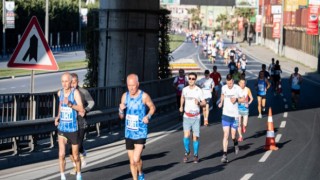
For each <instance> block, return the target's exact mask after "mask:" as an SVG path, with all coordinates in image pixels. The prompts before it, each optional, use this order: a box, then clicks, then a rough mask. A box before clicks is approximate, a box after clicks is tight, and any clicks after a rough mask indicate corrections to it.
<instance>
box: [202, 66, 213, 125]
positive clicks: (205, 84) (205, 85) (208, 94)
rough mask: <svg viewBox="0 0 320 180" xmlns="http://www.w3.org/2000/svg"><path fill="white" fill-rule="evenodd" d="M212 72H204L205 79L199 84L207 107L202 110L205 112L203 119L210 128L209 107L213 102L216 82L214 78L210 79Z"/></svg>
mask: <svg viewBox="0 0 320 180" xmlns="http://www.w3.org/2000/svg"><path fill="white" fill-rule="evenodd" d="M209 75H210V71H209V70H205V71H204V78H202V79H200V80H199V82H198V84H199V86H200V87H201V89H202V93H203V98H204V99H205V100H206V105H205V106H204V107H203V108H202V110H203V119H204V125H205V126H208V125H209V121H208V119H209V111H210V109H209V106H210V102H211V100H212V92H213V88H214V85H215V84H214V81H213V79H212V78H210V76H209Z"/></svg>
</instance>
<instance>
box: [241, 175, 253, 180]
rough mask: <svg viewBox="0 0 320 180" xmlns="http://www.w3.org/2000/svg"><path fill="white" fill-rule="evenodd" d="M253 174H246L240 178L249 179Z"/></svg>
mask: <svg viewBox="0 0 320 180" xmlns="http://www.w3.org/2000/svg"><path fill="white" fill-rule="evenodd" d="M252 176H253V173H248V174H245V175H244V176H243V177H242V178H241V179H240V180H249V179H250V178H251V177H252Z"/></svg>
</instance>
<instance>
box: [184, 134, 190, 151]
mask: <svg viewBox="0 0 320 180" xmlns="http://www.w3.org/2000/svg"><path fill="white" fill-rule="evenodd" d="M183 144H184V149H185V151H186V153H189V152H190V148H189V144H190V139H189V138H186V137H185V138H183Z"/></svg>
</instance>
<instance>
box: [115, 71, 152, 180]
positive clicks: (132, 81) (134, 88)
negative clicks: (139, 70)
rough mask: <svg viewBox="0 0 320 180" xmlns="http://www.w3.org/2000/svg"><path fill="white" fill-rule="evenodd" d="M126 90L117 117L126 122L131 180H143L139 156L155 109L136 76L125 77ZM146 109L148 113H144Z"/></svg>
mask: <svg viewBox="0 0 320 180" xmlns="http://www.w3.org/2000/svg"><path fill="white" fill-rule="evenodd" d="M127 88H128V92H126V93H124V94H123V95H122V97H121V103H120V105H119V117H120V119H124V118H125V120H126V122H125V125H126V126H125V140H126V149H127V151H128V157H129V160H130V170H131V174H132V178H133V179H134V180H137V179H139V180H144V174H143V172H142V159H141V154H142V151H143V149H144V144H145V143H146V140H147V133H148V123H149V122H150V119H151V117H152V115H153V114H154V112H155V110H156V107H155V106H154V104H153V102H152V100H151V98H150V96H149V95H148V94H147V93H146V92H143V91H142V90H140V89H139V79H138V76H137V75H136V74H130V75H128V76H127ZM147 108H148V109H149V112H148V113H146V110H147Z"/></svg>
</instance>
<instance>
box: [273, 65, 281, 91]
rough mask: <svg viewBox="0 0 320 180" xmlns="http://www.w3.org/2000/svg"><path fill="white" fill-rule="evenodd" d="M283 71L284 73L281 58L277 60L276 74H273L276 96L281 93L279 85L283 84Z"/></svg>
mask: <svg viewBox="0 0 320 180" xmlns="http://www.w3.org/2000/svg"><path fill="white" fill-rule="evenodd" d="M281 73H282V70H281V66H280V64H279V60H277V61H276V64H275V65H274V76H273V82H274V96H276V95H277V94H279V86H281V84H280V80H281V76H280V74H281Z"/></svg>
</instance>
